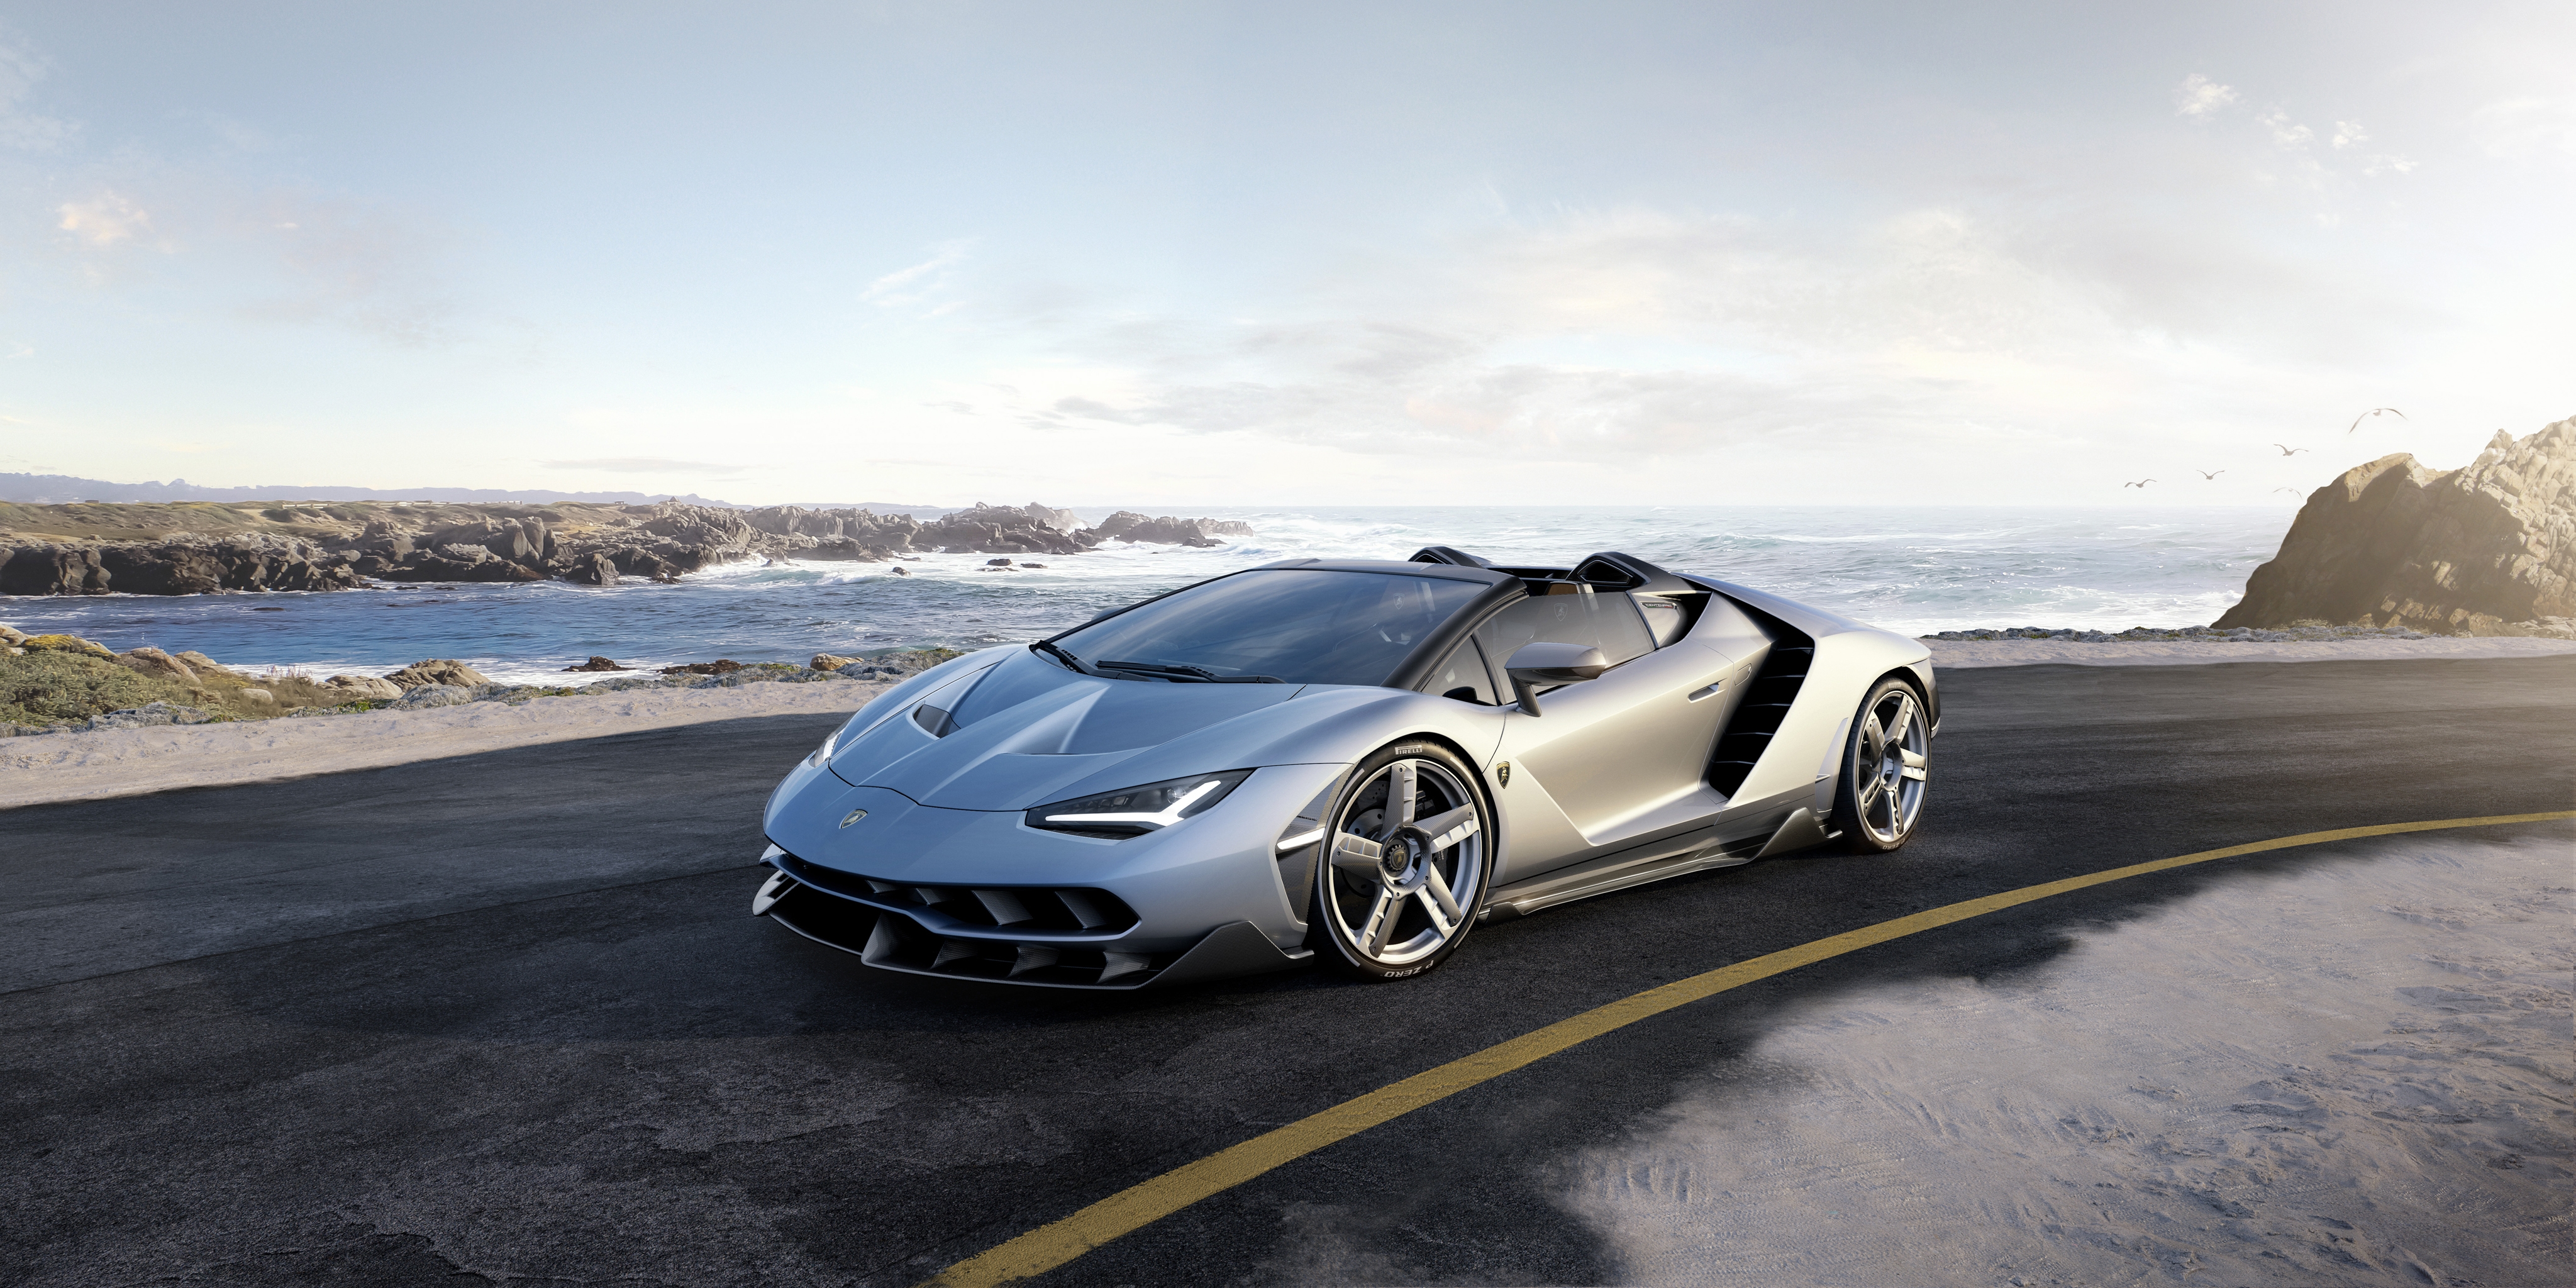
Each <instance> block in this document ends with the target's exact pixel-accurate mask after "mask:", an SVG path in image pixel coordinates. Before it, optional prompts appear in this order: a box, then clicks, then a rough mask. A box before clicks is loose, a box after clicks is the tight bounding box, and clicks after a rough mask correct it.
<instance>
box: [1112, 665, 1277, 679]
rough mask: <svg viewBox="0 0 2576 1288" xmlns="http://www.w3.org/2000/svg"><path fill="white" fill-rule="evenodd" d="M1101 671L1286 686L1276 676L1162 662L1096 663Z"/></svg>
mask: <svg viewBox="0 0 2576 1288" xmlns="http://www.w3.org/2000/svg"><path fill="white" fill-rule="evenodd" d="M1093 665H1095V666H1097V667H1099V668H1100V669H1101V670H1104V671H1109V670H1117V671H1142V672H1144V673H1146V674H1147V675H1157V676H1161V677H1162V678H1164V679H1166V680H1170V681H1171V682H1173V683H1175V684H1286V683H1287V681H1286V680H1282V679H1280V678H1279V677H1278V676H1275V675H1219V674H1217V673H1216V672H1214V671H1211V670H1209V669H1207V668H1206V667H1204V666H1191V665H1188V664H1187V663H1181V664H1177V665H1173V664H1166V663H1162V662H1096V663H1093Z"/></svg>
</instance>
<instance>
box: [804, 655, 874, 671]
mask: <svg viewBox="0 0 2576 1288" xmlns="http://www.w3.org/2000/svg"><path fill="white" fill-rule="evenodd" d="M866 664H867V659H866V658H863V657H842V656H840V655H839V654H837V653H817V654H815V655H814V662H813V666H814V669H815V670H817V671H837V670H840V669H841V668H842V667H845V666H864V665H866Z"/></svg>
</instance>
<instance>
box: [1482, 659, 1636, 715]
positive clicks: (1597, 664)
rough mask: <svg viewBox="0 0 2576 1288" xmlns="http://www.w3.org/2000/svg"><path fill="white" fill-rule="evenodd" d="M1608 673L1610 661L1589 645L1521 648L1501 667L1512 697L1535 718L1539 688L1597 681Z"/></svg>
mask: <svg viewBox="0 0 2576 1288" xmlns="http://www.w3.org/2000/svg"><path fill="white" fill-rule="evenodd" d="M1609 669H1610V659H1608V658H1606V657H1603V656H1601V650H1599V649H1597V648H1594V647H1592V646H1591V645H1589V644H1523V645H1521V647H1520V651H1519V652H1517V653H1514V654H1512V660H1511V661H1509V662H1507V663H1504V664H1503V670H1504V671H1505V672H1506V673H1508V674H1509V675H1510V676H1511V677H1512V696H1513V697H1515V698H1518V699H1520V704H1521V710H1523V711H1526V712H1528V713H1530V714H1531V715H1537V714H1538V686H1539V685H1542V684H1572V683H1574V682H1576V681H1578V680H1592V679H1598V678H1600V675H1601V673H1602V672H1603V671H1607V670H1609Z"/></svg>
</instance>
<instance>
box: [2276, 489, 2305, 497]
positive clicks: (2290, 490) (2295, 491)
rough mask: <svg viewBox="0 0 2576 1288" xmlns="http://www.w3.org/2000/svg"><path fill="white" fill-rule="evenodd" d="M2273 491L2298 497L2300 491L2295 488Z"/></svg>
mask: <svg viewBox="0 0 2576 1288" xmlns="http://www.w3.org/2000/svg"><path fill="white" fill-rule="evenodd" d="M2272 490H2273V491H2275V492H2287V493H2289V494H2290V495H2292V496H2297V495H2298V494H2299V489H2297V488H2294V487H2276V488H2274V489H2272Z"/></svg>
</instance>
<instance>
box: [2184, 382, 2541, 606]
mask: <svg viewBox="0 0 2576 1288" xmlns="http://www.w3.org/2000/svg"><path fill="white" fill-rule="evenodd" d="M2553 617H2554V618H2568V617H2576V419H2569V420H2562V421H2558V422H2556V423H2554V424H2552V425H2549V426H2548V427H2546V428H2544V429H2541V430H2539V431H2538V432H2536V433H2533V434H2531V435H2528V436H2526V437H2524V438H2522V439H2520V440H2518V441H2517V440H2516V439H2514V438H2513V437H2512V436H2510V435H2508V434H2505V433H2503V432H2501V431H2499V432H2498V433H2497V434H2496V436H2495V438H2494V439H2493V440H2492V441H2490V442H2489V443H2488V444H2487V447H2486V450H2485V451H2484V452H2481V453H2480V454H2479V455H2478V458H2477V459H2476V460H2475V461H2472V462H2470V463H2469V464H2468V465H2466V466H2464V467H2462V468H2460V469H2456V470H2449V471H2441V472H2437V471H2433V470H2429V469H2427V468H2425V467H2424V466H2423V465H2421V464H2419V463H2417V462H2416V460H2415V458H2414V457H2413V456H2411V455H2408V454H2405V453H2402V452H2401V453H2398V454H2396V455H2392V456H2384V457H2381V458H2380V459H2378V460H2375V461H2372V462H2370V463H2369V464H2367V465H2362V466H2358V467H2355V468H2353V469H2351V470H2347V471H2345V472H2344V474H2343V476H2342V477H2340V478H2338V479H2336V480H2335V481H2334V482H2333V483H2330V484H2327V485H2326V486H2325V487H2322V488H2319V489H2317V491H2316V492H2315V493H2313V494H2312V495H2310V496H2309V498H2308V502H2307V504H2306V505H2305V506H2303V507H2301V509H2300V510H2299V514H2298V517H2297V518H2296V519H2294V520H2293V521H2292V522H2291V524H2290V532H2289V535H2288V536H2287V537H2285V538H2283V539H2282V542H2281V550H2280V553H2279V554H2278V555H2276V556H2275V557H2274V558H2273V559H2272V560H2271V562H2269V563H2266V564H2264V565H2263V566H2261V567H2259V568H2256V569H2255V570H2254V574H2253V576H2251V577H2250V578H2248V579H2247V580H2246V583H2245V597H2244V599H2243V600H2242V601H2240V602H2239V603H2238V604H2237V605H2236V606H2235V607H2234V608H2231V609H2229V610H2227V612H2226V614H2225V615H2224V616H2221V617H2220V618H2219V619H2218V621H2217V622H2216V624H2215V625H2216V626H2217V627H2219V628H2221V629H2227V628H2233V627H2282V626H2291V625H2297V624H2301V623H2307V622H2323V623H2326V624H2329V625H2363V626H2403V627H2409V628H2412V629H2415V630H2420V631H2426V632H2429V633H2433V634H2441V635H2507V634H2513V635H2521V634H2552V633H2554V632H2553V630H2552V629H2551V627H2550V625H2549V623H2548V622H2547V620H2546V619H2549V618H2553Z"/></svg>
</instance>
